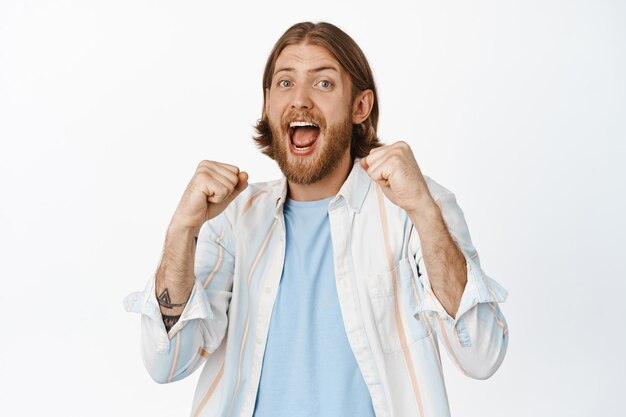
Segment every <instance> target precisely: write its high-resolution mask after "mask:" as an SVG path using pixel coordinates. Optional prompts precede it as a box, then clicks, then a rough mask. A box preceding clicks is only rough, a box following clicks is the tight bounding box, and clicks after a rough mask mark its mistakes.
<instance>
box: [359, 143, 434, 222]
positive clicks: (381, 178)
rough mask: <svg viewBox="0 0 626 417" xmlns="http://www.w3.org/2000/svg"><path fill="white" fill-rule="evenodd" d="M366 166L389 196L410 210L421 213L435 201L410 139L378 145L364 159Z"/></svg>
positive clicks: (362, 160) (406, 209) (362, 164)
mask: <svg viewBox="0 0 626 417" xmlns="http://www.w3.org/2000/svg"><path fill="white" fill-rule="evenodd" d="M360 163H361V166H362V167H363V169H365V170H366V171H367V175H369V176H370V177H371V178H372V179H373V180H374V181H376V182H377V183H378V184H379V185H380V187H381V189H382V191H383V193H384V194H385V196H387V198H388V199H389V200H391V202H393V203H394V204H395V205H397V206H399V207H400V208H402V209H404V210H405V211H406V212H408V213H411V212H417V211H419V209H420V207H421V206H423V205H425V204H433V203H434V201H433V199H432V197H431V195H430V192H429V191H428V186H427V185H426V180H425V179H424V176H423V175H422V172H421V171H420V168H419V166H418V165H417V161H416V160H415V157H414V156H413V151H412V150H411V147H410V146H409V145H408V144H407V143H406V142H402V141H400V142H395V143H392V144H391V145H385V146H381V147H380V148H374V149H372V151H371V152H370V154H369V155H368V156H366V157H364V158H362V159H361V161H360Z"/></svg>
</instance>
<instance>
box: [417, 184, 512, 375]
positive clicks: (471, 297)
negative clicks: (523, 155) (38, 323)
mask: <svg viewBox="0 0 626 417" xmlns="http://www.w3.org/2000/svg"><path fill="white" fill-rule="evenodd" d="M428 184H429V189H430V190H431V194H432V195H433V198H434V199H435V201H436V203H437V205H438V206H439V208H440V209H441V212H442V215H443V218H444V221H445V223H446V226H447V227H448V230H449V232H450V235H451V236H452V239H453V240H454V241H455V243H456V244H457V245H458V247H459V249H460V250H461V252H462V253H463V256H464V258H465V262H466V268H467V269H466V271H467V283H466V285H465V289H464V291H463V295H462V296H461V301H460V304H459V308H458V310H457V313H456V316H455V318H452V317H451V316H450V315H449V314H448V313H447V312H446V310H445V309H444V308H443V306H442V305H441V303H440V302H439V299H438V298H437V297H436V296H435V294H434V292H433V290H432V287H431V285H430V280H429V277H428V271H427V269H426V265H425V264H424V259H423V257H422V255H421V250H420V249H419V238H417V233H412V238H413V237H414V236H415V237H416V238H415V239H414V241H413V242H411V245H412V249H413V252H412V253H414V254H415V260H416V264H415V268H416V271H414V272H416V274H415V275H416V276H417V277H418V280H419V282H420V284H421V287H422V288H423V298H422V300H421V301H420V302H419V303H418V306H417V308H416V309H415V312H414V313H415V315H421V316H423V315H424V314H425V315H426V316H427V317H429V318H430V322H431V324H432V326H433V327H434V329H435V330H436V332H437V335H438V337H439V339H440V341H442V342H443V344H444V346H445V347H446V350H447V352H448V354H449V355H450V357H451V358H452V360H453V362H454V363H455V364H456V366H457V367H458V368H459V369H460V370H461V371H462V372H463V373H464V374H466V375H467V376H470V377H472V378H476V379H486V378H488V377H490V376H491V375H493V373H495V371H496V370H497V369H498V368H499V366H500V364H501V363H502V361H503V359H504V356H505V353H506V349H507V346H508V326H507V323H506V320H505V318H504V315H503V314H502V311H501V310H500V307H499V305H498V304H499V303H502V302H504V301H505V300H506V298H507V295H508V294H507V291H506V290H505V289H504V288H503V287H502V286H500V284H498V283H497V282H496V281H495V280H493V279H492V278H490V277H488V276H487V275H486V274H485V273H484V271H483V270H482V268H481V266H480V259H479V257H478V253H477V251H476V249H475V248H474V246H473V244H472V241H471V238H470V235H469V230H468V227H467V223H466V222H465V218H464V215H463V211H462V210H461V208H460V207H459V205H458V204H457V202H456V198H455V197H454V194H452V193H451V192H449V191H448V190H446V189H445V188H443V187H442V186H440V185H439V184H437V183H435V182H434V181H433V180H430V179H428Z"/></svg>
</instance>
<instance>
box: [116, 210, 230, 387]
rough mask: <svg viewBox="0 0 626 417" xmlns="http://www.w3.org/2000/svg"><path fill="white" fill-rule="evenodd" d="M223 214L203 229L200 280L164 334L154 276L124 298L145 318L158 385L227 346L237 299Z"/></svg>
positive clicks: (145, 342) (144, 338) (147, 349)
mask: <svg viewBox="0 0 626 417" xmlns="http://www.w3.org/2000/svg"><path fill="white" fill-rule="evenodd" d="M231 236H232V233H231V228H230V226H229V224H228V221H227V220H226V217H225V216H224V215H221V216H218V217H216V218H215V219H212V220H211V221H209V222H206V223H205V224H204V225H203V226H202V228H201V229H200V233H199V235H198V241H197V245H196V254H195V262H194V272H195V282H194V286H193V289H192V292H191V295H190V297H189V300H188V301H187V304H186V305H185V308H184V310H183V312H182V314H181V317H180V319H179V320H178V322H177V323H176V324H175V325H174V326H173V327H172V329H170V331H169V333H168V332H166V330H165V325H164V324H163V319H162V317H161V311H160V308H159V305H158V302H157V299H156V293H155V278H154V277H152V278H151V279H150V280H149V281H148V283H147V284H146V286H145V288H144V289H143V291H139V292H134V293H131V294H129V295H128V296H127V297H126V299H125V300H124V307H125V309H126V311H128V312H134V313H138V314H140V315H141V352H142V358H143V361H144V365H145V366H146V369H147V370H148V373H149V374H150V376H151V377H152V378H153V379H154V380H155V381H156V382H159V383H167V382H173V381H177V380H179V379H182V378H185V377H186V376H188V375H190V374H191V373H193V371H195V370H196V369H197V368H198V367H199V366H200V365H201V364H202V362H204V360H205V359H206V358H207V357H209V356H210V353H212V352H214V351H215V350H217V348H218V347H219V346H220V344H221V343H222V341H223V339H224V337H225V333H226V328H227V326H228V315H227V311H228V306H229V304H230V300H231V297H232V284H233V271H234V251H233V250H232V247H233V246H234V245H233V241H232V239H231Z"/></svg>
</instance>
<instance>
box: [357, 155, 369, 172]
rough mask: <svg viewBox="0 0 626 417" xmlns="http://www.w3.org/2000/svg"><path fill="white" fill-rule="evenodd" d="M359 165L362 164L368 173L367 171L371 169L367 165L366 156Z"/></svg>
mask: <svg viewBox="0 0 626 417" xmlns="http://www.w3.org/2000/svg"><path fill="white" fill-rule="evenodd" d="M359 163H360V164H361V167H363V169H364V170H366V171H367V169H368V168H369V165H368V163H367V156H364V157H363V158H361V160H360V161H359Z"/></svg>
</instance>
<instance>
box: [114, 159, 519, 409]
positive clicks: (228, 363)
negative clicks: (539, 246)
mask: <svg viewBox="0 0 626 417" xmlns="http://www.w3.org/2000/svg"><path fill="white" fill-rule="evenodd" d="M425 179H426V183H427V185H428V189H429V191H430V193H431V195H432V197H433V199H434V200H435V202H436V203H437V204H438V205H439V207H440V209H441V212H442V215H443V218H444V220H445V223H446V225H447V227H448V230H449V231H450V234H451V235H452V238H453V239H454V241H455V242H456V243H457V245H458V246H459V248H460V249H461V251H462V252H463V255H464V256H465V260H466V264H467V284H466V286H465V290H464V292H463V295H462V297H461V301H460V305H459V309H458V311H457V314H456V316H455V317H454V318H452V317H451V316H449V315H448V313H447V312H446V311H445V309H444V308H443V307H442V305H441V303H440V302H439V300H438V299H437V297H436V296H435V294H434V293H433V291H432V289H431V286H430V282H429V278H428V270H427V269H426V266H425V264H424V259H423V257H422V253H421V249H420V240H419V236H418V233H417V231H416V229H415V228H414V227H413V225H412V223H411V221H410V219H409V217H408V216H407V214H406V212H405V211H404V210H402V209H401V208H399V207H398V206H396V205H395V204H393V203H392V202H390V201H389V200H388V199H386V198H385V196H384V194H383V192H382V190H381V189H380V188H379V187H378V185H377V184H376V183H375V182H373V181H372V180H371V179H370V177H369V176H368V175H367V173H366V172H365V171H364V170H363V169H362V168H361V166H360V164H359V162H358V160H356V161H355V164H354V166H353V168H352V171H351V172H350V175H349V176H348V178H347V179H346V181H345V183H344V184H343V186H342V187H341V189H340V190H339V192H338V194H337V195H336V196H335V197H334V198H333V199H332V200H331V202H330V203H329V206H328V216H329V222H330V235H331V239H332V245H333V265H334V273H335V284H336V290H337V297H338V300H339V306H340V309H341V315H342V319H343V325H344V328H345V332H346V336H347V338H348V342H349V344H350V348H351V350H352V352H353V353H354V357H355V359H356V362H357V364H358V366H359V369H360V371H361V375H362V376H363V380H364V381H365V384H366V385H367V389H368V391H369V393H370V397H371V401H372V406H373V408H374V411H375V413H376V416H377V417H415V416H442V417H445V416H449V414H450V412H449V406H448V398H447V394H446V389H445V384H444V379H443V371H442V368H441V359H440V356H439V343H442V344H443V346H444V347H445V349H446V350H447V352H448V353H449V355H450V357H451V358H452V360H453V362H454V363H455V364H456V366H457V367H458V368H459V369H460V370H461V372H463V373H464V374H466V375H467V376H469V377H472V378H478V379H484V378H488V377H489V376H490V375H492V374H493V373H494V372H495V371H496V370H497V368H498V367H499V366H500V363H501V362H502V360H503V359H504V355H505V352H506V347H507V344H508V327H507V324H506V321H505V320H504V316H503V315H502V312H501V310H500V308H499V306H498V303H500V302H502V301H504V300H505V299H506V291H505V290H504V289H503V288H502V287H501V286H500V285H499V284H498V283H497V282H496V281H494V280H493V279H491V278H490V277H488V276H487V275H486V274H485V273H484V271H483V270H482V268H481V266H480V261H479V257H478V253H477V252H476V249H475V248H474V246H473V244H472V241H471V239H470V235H469V231H468V228H467V224H466V222H465V219H464V216H463V212H462V211H461V209H460V208H459V206H458V204H457V203H456V199H455V197H454V194H452V193H451V192H450V191H448V190H447V189H445V188H444V187H442V186H441V185H439V184H437V183H436V182H435V181H433V180H432V179H430V178H428V177H425ZM286 193H287V182H286V180H285V179H284V178H282V179H281V180H277V181H273V182H267V183H258V184H250V185H249V186H248V187H247V188H246V190H245V191H244V192H242V193H241V194H240V195H239V196H238V197H237V198H236V199H235V200H234V201H233V202H232V203H231V204H230V205H229V206H228V208H227V209H226V210H225V211H224V212H223V213H222V214H221V215H220V216H217V217H216V218H214V219H211V220H210V221H208V222H206V223H205V224H204V225H203V227H202V229H201V230H200V235H199V237H198V244H197V247H196V258H195V275H196V282H195V285H194V288H193V290H192V293H191V297H190V299H189V301H188V303H187V305H186V306H185V310H184V311H183V313H182V316H181V318H180V320H179V321H178V322H177V323H176V325H174V327H172V329H171V330H170V331H169V333H167V332H166V331H165V327H164V325H163V321H162V319H161V313H160V311H159V306H158V304H157V300H156V295H155V290H154V285H155V283H154V277H153V278H151V279H150V280H149V281H148V284H147V285H146V287H145V289H144V290H143V291H141V292H137V293H133V294H130V295H129V296H128V297H127V298H126V299H125V307H126V309H127V310H128V311H133V312H137V313H140V314H141V324H142V326H141V335H142V342H141V347H142V356H143V360H144V363H145V365H146V368H147V370H148V372H149V373H150V375H151V376H152V378H154V379H155V380H156V381H158V382H161V383H165V382H171V381H175V380H178V379H181V378H184V377H186V376H188V375H190V374H191V373H192V372H193V371H194V370H196V369H197V368H198V367H199V366H201V365H203V364H204V367H203V369H202V374H201V375H200V377H199V379H198V385H197V388H196V393H195V396H194V401H193V405H192V410H191V415H192V416H204V417H218V416H219V417H224V416H228V417H233V416H234V417H252V414H253V412H254V406H255V402H256V397H257V391H258V387H259V381H260V376H261V367H262V364H263V357H264V353H265V346H266V343H267V336H268V330H269V325H270V318H271V314H272V308H273V306H274V302H275V299H276V294H277V292H278V287H279V282H280V278H281V275H282V270H283V261H284V255H285V220H284V214H283V205H284V202H285V197H286Z"/></svg>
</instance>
